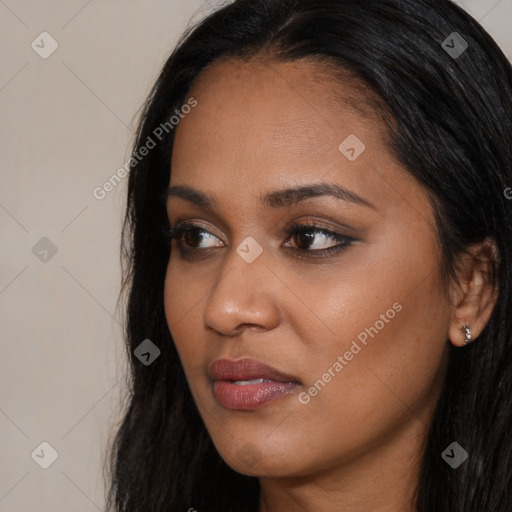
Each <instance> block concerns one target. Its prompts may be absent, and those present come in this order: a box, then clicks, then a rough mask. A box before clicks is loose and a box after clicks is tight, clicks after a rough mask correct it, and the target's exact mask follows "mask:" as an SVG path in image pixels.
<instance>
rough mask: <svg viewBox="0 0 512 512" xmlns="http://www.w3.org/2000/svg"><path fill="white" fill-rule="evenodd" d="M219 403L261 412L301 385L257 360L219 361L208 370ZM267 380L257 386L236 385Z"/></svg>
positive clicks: (291, 377)
mask: <svg viewBox="0 0 512 512" xmlns="http://www.w3.org/2000/svg"><path fill="white" fill-rule="evenodd" d="M208 376H209V377H210V379H211V380H212V389H213V394H214V396H215V398H216V400H217V401H218V402H219V403H220V404H221V405H222V406H224V407H226V408H227V409H235V410H239V409H245V410H247V409H257V408H259V407H263V406H264V405H266V404H268V403H270V402H273V401H274V400H277V399H278V398H280V397H282V396H285V395H287V394H289V393H291V392H292V391H293V390H294V389H295V388H296V387H297V386H299V385H300V384H301V382H300V381H299V380H298V379H297V378H296V377H293V376H292V375H289V374H286V373H283V372H280V371H279V370H277V369H276V368H273V367H272V366H269V365H267V364H264V363H261V362H259V361H255V360H253V359H246V358H244V359H238V360H236V361H232V360H229V359H217V360H216V361H214V362H213V363H212V364H211V365H210V367H209V368H208ZM255 379H264V382H258V383H254V384H235V382H234V381H242V380H244V381H249V380H255Z"/></svg>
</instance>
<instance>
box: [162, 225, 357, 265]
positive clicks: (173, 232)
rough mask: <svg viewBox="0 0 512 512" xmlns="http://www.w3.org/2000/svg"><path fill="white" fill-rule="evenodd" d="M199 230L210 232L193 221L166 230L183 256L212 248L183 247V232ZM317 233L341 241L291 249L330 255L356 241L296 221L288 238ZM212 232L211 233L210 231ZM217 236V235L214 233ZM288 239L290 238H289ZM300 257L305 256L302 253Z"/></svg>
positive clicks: (318, 254)
mask: <svg viewBox="0 0 512 512" xmlns="http://www.w3.org/2000/svg"><path fill="white" fill-rule="evenodd" d="M194 230H197V231H199V232H206V233H210V232H209V231H208V230H207V229H205V228H203V227H202V226H200V225H198V224H194V223H193V222H183V223H182V224H179V225H178V226H176V227H171V228H170V229H169V230H168V231H166V238H167V241H168V243H169V245H171V244H172V241H173V240H176V245H177V246H178V249H179V251H180V254H181V256H182V257H183V256H187V255H191V254H192V253H196V254H197V253H198V252H201V251H208V250H209V249H211V248H206V249H186V248H184V247H183V245H182V243H181V241H180V239H181V237H182V235H183V234H185V233H186V232H188V231H194ZM304 232H305V233H315V234H323V235H325V236H326V237H327V238H330V239H331V240H333V241H335V242H340V243H338V244H337V245H334V246H333V247H328V248H327V249H313V250H309V249H299V248H297V247H292V248H291V250H294V251H299V252H302V253H306V254H307V253H309V254H308V256H306V257H309V258H311V257H321V256H326V255H330V254H333V253H338V252H341V251H344V250H345V249H346V248H347V247H349V246H350V245H351V244H352V242H354V240H355V239H354V238H352V237H349V236H345V235H342V234H341V233H337V232H335V231H330V230H328V229H325V228H322V227H320V226H317V225H315V224H313V223H311V222H305V223H296V224H293V225H292V226H291V227H290V228H289V229H287V230H286V234H287V235H288V238H292V237H294V236H295V235H297V234H300V233H304ZM210 234H211V233H210ZM213 236H215V235H213ZM287 240H288V239H287ZM299 257H304V256H302V255H300V256H299Z"/></svg>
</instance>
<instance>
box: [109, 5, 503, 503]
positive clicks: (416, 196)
mask: <svg viewBox="0 0 512 512" xmlns="http://www.w3.org/2000/svg"><path fill="white" fill-rule="evenodd" d="M511 187H512V70H511V65H510V63H509V62H508V61H507V59H506V57H505V56H504V54H503V53H502V52H501V51H500V49H499V48H498V46H497V45H496V43H495V42H494V41H493V39H492V38H491V37H490V36H489V35H488V34H487V33H486V32H485V31H484V30H483V28H482V27H481V26H480V25H479V24H478V23H477V22H476V21H475V20H474V19H472V18H471V17H470V16H469V15H468V14H466V13H465V12H464V11H463V10H461V9H460V8H459V7H457V6H456V5H455V4H453V3H451V2H450V1H448V0H408V1H406V2H402V1H397V0H367V1H364V2H360V1H356V0H318V1H315V2H311V1H309V0H236V1H235V2H234V3H232V4H230V5H227V6H225V7H223V8H222V9H220V10H218V11H217V12H215V13H213V14H212V15H211V16H209V17H208V18H207V19H205V20H204V21H202V22H201V23H200V24H198V25H197V26H196V27H194V28H193V29H190V30H188V31H187V33H186V34H185V35H184V37H183V38H182V39H181V41H180V43H179V44H178V47H177V48H176V49H175V50H174V52H173V53H172V55H171V56H170V57H169V59H168V60H167V62H166V63H165V66H164V68H163V70H162V72H161V75H160V77H159V78H158V80H157V82H156V84H155V86H154V88H153V90H152V92H151V94H150V97H149V99H148V101H147V104H146V107H145V110H144V112H143V115H142V119H141V123H140V127H139V130H138V136H137V140H136V143H135V145H134V148H133V157H132V160H131V170H130V176H129V190H128V205H127V212H126V219H125V225H124V230H123V236H124V243H123V257H124V263H125V265H123V271H124V280H123V290H129V297H128V302H127V309H126V316H127V318H126V342H127V348H128V354H129V357H130V364H131V373H130V381H129V383H128V386H129V390H130V394H129V403H128V406H127V410H126V412H125V416H124V419H123V421H122V423H121V425H120V428H119V430H118V431H117V436H116V439H115V442H114V443H113V444H112V454H111V462H112V467H111V482H110V484H111V485H110V493H109V500H108V507H109V510H112V511H114V510H115V511H123V512H150V511H155V512H156V511H159V512H164V511H166V512H169V511H173V512H174V511H176V512H177V511H187V510H188V511H198V512H205V511H215V512H230V511H240V512H249V511H254V512H276V511H305V512H313V511H315V512H316V511H319V510H322V511H324V512H331V511H343V512H356V511H357V512H359V511H369V510H371V511H373V512H384V511H387V512H391V511H393V512H396V511H406V512H412V511H417V512H434V511H435V512H444V511H446V512H448V511H449V512H467V511H482V512H483V511H485V512H506V511H509V510H512V437H511V436H510V425H512V344H511V341H512V340H511V336H512V300H511V288H510V286H511V283H512V273H511V272H512V267H511V264H512V252H511V251H512V210H511V202H510V199H511V198H512V188H511Z"/></svg>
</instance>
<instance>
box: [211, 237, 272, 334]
mask: <svg viewBox="0 0 512 512" xmlns="http://www.w3.org/2000/svg"><path fill="white" fill-rule="evenodd" d="M265 256H266V253H265V250H264V248H263V246H262V245H261V244H259V243H258V242H257V241H256V240H255V239H254V238H253V237H246V238H245V239H244V240H243V241H242V242H241V243H240V244H239V245H238V246H233V247H231V248H230V249H229V254H227V255H226V257H225V260H224V264H223V266H222V274H221V276H220V277H219V280H218V281H217V282H216V284H215V285H214V287H213V288H212V290H211V292H210V294H209V296H208V298H207V302H206V305H205V310H204V320H205V322H206V324H208V325H209V326H210V327H213V328H214V329H216V330H217V331H219V332H223V333H225V334H228V333H232V332H233V331H235V330H236V329H237V328H238V326H240V325H241V324H251V325H260V326H262V327H265V328H271V326H273V324H274V323H275V322H276V319H277V312H276V311H275V304H274V297H273V294H272V291H271V290H272V286H271V281H270V272H269V270H268V268H267V266H266V261H267V258H266V257H265ZM269 285H270V286H269Z"/></svg>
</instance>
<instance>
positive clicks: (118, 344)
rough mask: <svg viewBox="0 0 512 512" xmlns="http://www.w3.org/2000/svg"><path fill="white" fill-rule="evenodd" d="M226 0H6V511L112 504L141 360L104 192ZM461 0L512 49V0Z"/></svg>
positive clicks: (0, 2) (0, 177) (1, 30)
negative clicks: (177, 61)
mask: <svg viewBox="0 0 512 512" xmlns="http://www.w3.org/2000/svg"><path fill="white" fill-rule="evenodd" d="M220 3H222V2H221V1H220V0H217V1H214V0H210V1H204V0H166V1H162V0H160V1H157V0H150V1H145V2H142V1H140V2H135V1H133V0H129V1H128V0H102V1H100V0H89V1H87V0H68V1H63V0H49V1H46V2H36V1H35V0H32V1H29V0H0V38H1V42H2V45H1V47H0V55H1V66H0V111H1V119H2V122H1V126H0V130H1V132H0V154H1V174H0V229H1V260H0V336H1V349H2V351H1V354H2V357H1V359H0V450H1V452H0V453H1V454H0V461H1V463H0V512H41V511H58V510H73V511H74V512H94V511H96V510H102V509H103V506H104V485H103V477H102V463H103V456H104V452H105V443H106V442H107V440H108V436H109V435H110V433H111V431H112V426H113V422H114V421H115V420H116V417H117V414H118V410H119V406H118V402H119V399H120V396H121V389H122V385H121V384H122V381H121V382H119V379H120V378H121V377H122V376H123V375H124V372H125V370H126V366H125V359H124V353H123V348H122V339H121V327H120V324H119V318H120V314H119V313H120V312H119V311H116V300H117V297H118V293H119V282H120V268H119V241H120V239H119V235H120V226H121V219H122V214H123V208H124V195H125V192H126V188H125V187H126V179H125V180H123V181H122V182H121V183H120V184H119V185H118V186H117V187H116V188H115V189H114V190H113V191H111V192H109V193H108V194H106V197H105V198H104V199H102V200H98V199H96V198H95V197H94V195H93V190H94V189H95V188H96V187H100V186H102V184H103V183H104V182H105V181H106V180H108V179H109V177H110V176H111V175H112V174H113V173H115V172H116V170H117V169H118V168H119V167H120V166H122V165H123V163H124V162H125V161H126V159H127V157H128V156H129V145H130V143H131V141H132V136H133V130H134V125H135V121H136V115H137V112H138V109H139V107H140V106H141V104H142V102H143V100H144V98H145V96H146V94H147V93H148V91H149V87H150V86H151V84H152V82H153V80H154V79H155V78H156V75H157V73H158V72H159V70H160V68H161V66H162V64H163V62H164V60H165V58H166V56H167V55H168V54H169V52H170V50H171V48H172V46H173V45H174V44H175V42H176V41H177V38H178V36H179V35H180V34H181V32H182V31H183V30H184V29H185V27H186V26H187V24H188V23H189V22H190V20H191V19H194V20H195V19H197V18H199V17H201V16H203V15H204V14H205V13H207V12H210V11H211V9H212V7H213V6H215V5H220ZM459 3H460V4H461V5H463V6H464V7H465V8H466V9H467V10H468V11H469V12H470V13H471V14H473V16H474V17H475V18H477V19H478V20H480V21H481V23H482V24H483V26H484V27H485V28H486V29H487V30H488V31H489V32H490V33H491V34H492V35H493V36H494V38H495V39H496V40H497V41H498V43H499V44H500V45H501V46H502V48H503V49H504V51H505V53H506V54H507V55H509V56H510V55H512V33H511V31H510V26H511V25H512V0H468V1H465V2H459ZM42 32H48V33H49V34H50V35H51V37H53V38H54V40H55V41H57V43H58V48H57V50H56V51H55V52H54V53H53V54H52V55H50V56H49V57H48V58H47V59H43V58H41V57H40V56H39V54H38V53H36V51H34V49H32V47H31V43H32V41H34V40H35V44H39V51H40V52H43V51H48V50H49V49H51V41H50V39H48V36H43V37H44V42H43V43H41V38H38V36H39V34H41V33H42ZM43 237H46V238H48V239H49V240H50V241H51V244H53V246H54V247H55V248H56V250H57V252H56V253H55V254H54V255H52V253H51V251H50V252H48V253H44V250H48V247H49V246H48V241H44V240H43V241H42V242H40V240H41V239H42V238H43ZM36 244H38V245H36ZM41 244H42V245H41ZM45 244H46V245H45ZM34 246H36V249H33V247H34ZM34 252H35V253H36V254H34ZM41 258H42V259H43V261H41ZM45 258H46V261H44V259H45ZM43 441H46V442H48V443H49V444H50V445H51V446H52V447H53V448H54V449H55V450H56V451H57V452H58V458H57V459H56V460H55V462H54V463H53V464H52V465H51V466H50V467H49V468H48V469H42V468H41V467H39V465H38V464H36V462H35V461H34V460H33V459H32V457H31V454H32V453H33V452H34V450H35V449H36V448H37V450H36V451H35V454H34V459H36V460H38V461H40V462H44V460H46V461H49V460H50V458H49V457H50V456H51V453H50V451H49V449H48V448H46V447H44V446H43V447H42V448H38V447H39V445H40V443H41V442H43ZM41 449H42V450H43V451H42V452H41ZM38 455H39V457H38Z"/></svg>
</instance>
